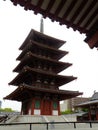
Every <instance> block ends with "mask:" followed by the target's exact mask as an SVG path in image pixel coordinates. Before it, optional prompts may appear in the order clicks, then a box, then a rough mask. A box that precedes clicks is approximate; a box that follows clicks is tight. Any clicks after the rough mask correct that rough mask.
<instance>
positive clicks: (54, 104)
mask: <svg viewBox="0 0 98 130" xmlns="http://www.w3.org/2000/svg"><path fill="white" fill-rule="evenodd" d="M53 109H54V110H56V109H58V102H56V101H53Z"/></svg>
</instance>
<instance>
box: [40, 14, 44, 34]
mask: <svg viewBox="0 0 98 130" xmlns="http://www.w3.org/2000/svg"><path fill="white" fill-rule="evenodd" d="M40 32H41V33H44V22H43V16H42V17H41V21H40Z"/></svg>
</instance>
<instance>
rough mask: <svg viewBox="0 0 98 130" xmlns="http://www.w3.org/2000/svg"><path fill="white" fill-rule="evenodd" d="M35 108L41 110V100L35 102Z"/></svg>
mask: <svg viewBox="0 0 98 130" xmlns="http://www.w3.org/2000/svg"><path fill="white" fill-rule="evenodd" d="M35 108H36V109H39V108H40V101H39V100H36V101H35Z"/></svg>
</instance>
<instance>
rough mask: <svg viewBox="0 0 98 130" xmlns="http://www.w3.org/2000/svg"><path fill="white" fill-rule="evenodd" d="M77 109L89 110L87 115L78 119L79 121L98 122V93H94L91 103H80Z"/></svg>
mask: <svg viewBox="0 0 98 130" xmlns="http://www.w3.org/2000/svg"><path fill="white" fill-rule="evenodd" d="M75 107H76V108H78V109H86V110H87V112H86V113H85V114H82V115H81V116H78V117H77V120H78V121H85V120H87V121H88V120H90V121H91V120H94V121H96V120H98V92H94V94H93V95H92V97H91V98H90V100H89V101H86V102H82V103H79V104H77V105H76V106H75Z"/></svg>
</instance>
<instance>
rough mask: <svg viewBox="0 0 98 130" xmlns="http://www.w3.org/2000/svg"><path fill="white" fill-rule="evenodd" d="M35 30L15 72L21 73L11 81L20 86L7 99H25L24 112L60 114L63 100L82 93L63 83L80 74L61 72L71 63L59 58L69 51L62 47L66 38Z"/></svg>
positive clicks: (20, 56)
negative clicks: (63, 73)
mask: <svg viewBox="0 0 98 130" xmlns="http://www.w3.org/2000/svg"><path fill="white" fill-rule="evenodd" d="M40 30H41V32H37V31H35V30H33V29H32V30H31V31H30V33H29V35H28V36H27V38H26V39H25V41H24V42H23V44H22V45H21V46H20V48H19V49H20V50H22V52H21V54H20V55H19V56H18V58H17V60H19V61H20V63H19V64H18V66H17V67H16V68H15V69H14V72H18V75H17V76H16V77H15V78H14V79H13V80H12V81H11V82H10V83H9V84H10V85H15V86H18V87H17V89H16V90H15V91H13V92H12V93H11V94H9V95H8V96H6V97H5V98H4V99H9V100H16V101H20V102H22V107H21V114H23V115H25V114H28V115H60V101H62V100H65V99H69V98H73V97H75V96H78V95H81V94H82V93H79V92H78V91H68V90H60V89H59V87H60V86H62V85H64V84H67V83H69V82H71V81H73V80H75V79H76V78H75V77H73V76H63V75H60V74H58V73H59V72H61V71H63V70H64V69H66V68H67V67H69V66H70V65H71V64H70V63H64V62H61V61H59V60H60V59H61V58H62V57H63V56H65V55H66V54H67V53H68V52H66V51H62V50H60V49H59V48H60V47H61V46H62V45H63V44H64V43H65V41H62V40H59V39H56V38H53V37H50V36H47V35H45V34H43V28H41V29H40Z"/></svg>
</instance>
